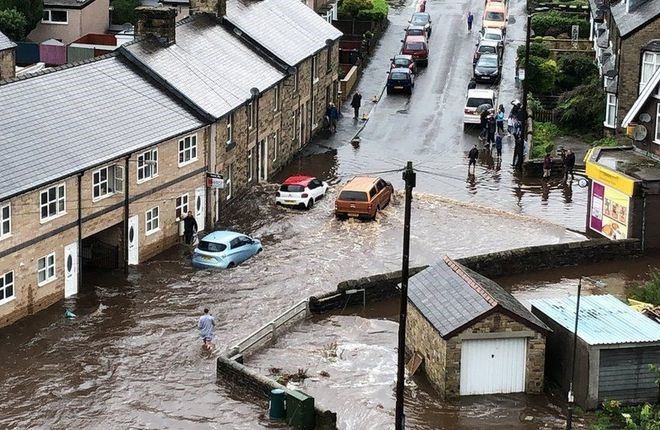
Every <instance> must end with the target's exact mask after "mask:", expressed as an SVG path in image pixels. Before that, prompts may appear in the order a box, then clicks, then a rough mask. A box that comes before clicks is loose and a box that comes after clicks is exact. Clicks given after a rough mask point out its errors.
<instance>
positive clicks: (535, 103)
mask: <svg viewBox="0 0 660 430" xmlns="http://www.w3.org/2000/svg"><path fill="white" fill-rule="evenodd" d="M527 107H528V108H529V109H531V110H532V113H534V112H538V111H540V110H541V109H543V105H542V104H541V102H540V101H539V99H537V98H536V97H534V94H532V93H528V94H527Z"/></svg>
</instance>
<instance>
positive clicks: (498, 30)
mask: <svg viewBox="0 0 660 430" xmlns="http://www.w3.org/2000/svg"><path fill="white" fill-rule="evenodd" d="M486 33H497V34H499V35H502V34H503V33H502V29H501V28H493V27H486V28H484V34H486Z"/></svg>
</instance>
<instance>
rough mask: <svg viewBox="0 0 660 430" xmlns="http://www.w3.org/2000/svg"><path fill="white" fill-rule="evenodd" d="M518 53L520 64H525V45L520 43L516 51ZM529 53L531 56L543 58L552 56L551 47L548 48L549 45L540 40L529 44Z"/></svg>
mask: <svg viewBox="0 0 660 430" xmlns="http://www.w3.org/2000/svg"><path fill="white" fill-rule="evenodd" d="M516 55H517V57H518V64H520V65H521V66H522V65H524V64H525V45H520V46H519V47H518V50H517V51H516ZM529 55H530V58H531V57H533V56H534V57H541V58H549V57H550V49H548V47H547V46H545V45H544V44H542V43H540V42H532V43H530V44H529Z"/></svg>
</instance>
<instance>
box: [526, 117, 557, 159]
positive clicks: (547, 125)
mask: <svg viewBox="0 0 660 430" xmlns="http://www.w3.org/2000/svg"><path fill="white" fill-rule="evenodd" d="M558 134H559V127H557V126H556V125H554V124H553V123H551V122H536V121H535V122H534V126H533V128H532V145H533V146H532V150H531V158H543V157H544V156H545V154H549V153H551V152H552V151H553V150H554V144H553V143H552V142H553V140H554V139H555V137H557V135H558Z"/></svg>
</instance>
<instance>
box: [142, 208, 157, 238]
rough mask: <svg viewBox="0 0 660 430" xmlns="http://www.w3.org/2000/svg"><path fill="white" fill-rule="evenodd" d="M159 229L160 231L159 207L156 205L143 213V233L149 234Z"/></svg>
mask: <svg viewBox="0 0 660 430" xmlns="http://www.w3.org/2000/svg"><path fill="white" fill-rule="evenodd" d="M154 224H155V225H154ZM159 231H160V209H159V207H158V206H156V207H153V208H151V209H149V210H148V211H146V212H145V213H144V235H145V236H150V235H152V234H154V233H157V232H159Z"/></svg>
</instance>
